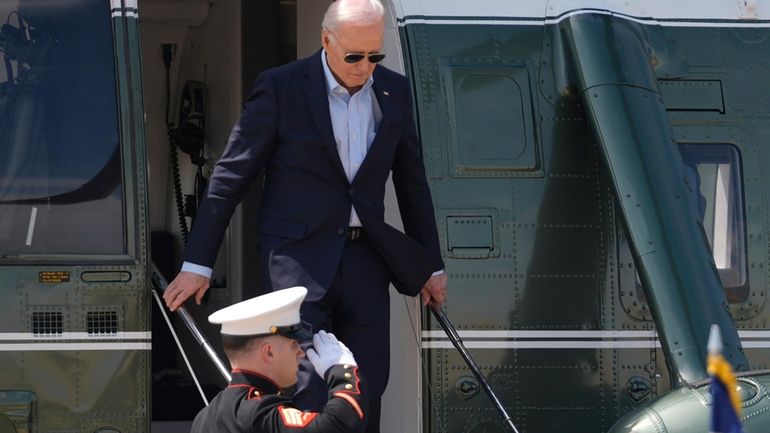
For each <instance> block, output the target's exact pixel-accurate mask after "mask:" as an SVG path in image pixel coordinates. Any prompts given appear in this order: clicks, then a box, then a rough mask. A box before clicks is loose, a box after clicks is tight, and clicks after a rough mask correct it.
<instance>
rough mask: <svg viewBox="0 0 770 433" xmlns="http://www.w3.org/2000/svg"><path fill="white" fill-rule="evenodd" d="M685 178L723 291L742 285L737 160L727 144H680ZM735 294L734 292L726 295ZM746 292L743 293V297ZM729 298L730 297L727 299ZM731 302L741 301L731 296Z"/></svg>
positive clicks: (741, 220)
mask: <svg viewBox="0 0 770 433" xmlns="http://www.w3.org/2000/svg"><path fill="white" fill-rule="evenodd" d="M679 151H680V153H681V154H682V160H683V162H684V166H685V175H686V177H687V180H688V182H689V183H690V185H693V186H694V187H693V188H692V195H691V199H692V204H693V206H695V207H696V209H697V210H698V215H699V216H700V219H701V223H702V224H703V228H704V230H705V232H706V237H707V238H708V241H709V244H710V245H711V251H712V254H713V256H714V263H715V264H716V267H717V270H718V271H719V277H720V279H721V280H722V285H723V286H724V287H725V288H726V289H738V288H742V287H744V286H746V279H747V277H746V276H747V263H746V222H745V221H746V220H745V215H744V203H743V185H742V179H743V177H742V174H741V160H740V154H739V152H738V149H737V148H736V147H735V146H732V145H728V144H680V145H679ZM728 293H729V294H730V293H732V295H736V294H737V292H735V291H734V290H733V292H728ZM747 293H748V291H747V290H746V294H747ZM728 297H730V296H728ZM731 298H732V299H730V300H731V301H742V299H737V298H740V296H738V297H737V298H736V296H732V297H731Z"/></svg>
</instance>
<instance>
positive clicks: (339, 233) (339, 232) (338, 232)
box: [337, 228, 345, 235]
mask: <svg viewBox="0 0 770 433" xmlns="http://www.w3.org/2000/svg"><path fill="white" fill-rule="evenodd" d="M343 233H345V229H343V228H339V229H337V234H338V235H341V234H343Z"/></svg>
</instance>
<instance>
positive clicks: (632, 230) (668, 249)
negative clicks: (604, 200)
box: [561, 14, 749, 386]
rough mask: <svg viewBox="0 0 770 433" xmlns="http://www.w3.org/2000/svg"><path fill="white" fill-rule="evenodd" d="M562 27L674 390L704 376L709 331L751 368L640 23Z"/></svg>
mask: <svg viewBox="0 0 770 433" xmlns="http://www.w3.org/2000/svg"><path fill="white" fill-rule="evenodd" d="M561 26H562V28H563V34H564V37H565V39H567V41H568V42H567V43H566V44H565V45H567V46H568V47H570V49H571V53H572V55H573V58H574V59H575V63H576V69H577V71H578V76H579V79H578V90H579V91H580V93H581V95H582V101H583V104H584V105H585V107H586V111H587V112H588V117H589V119H590V121H591V124H592V127H593V129H594V131H595V134H596V137H597V141H598V142H599V144H600V148H601V150H602V155H603V157H604V162H605V163H606V165H607V167H608V170H609V172H610V176H611V178H612V184H613V189H614V191H615V194H616V197H617V199H618V203H619V204H620V208H621V210H622V213H623V215H624V222H625V225H626V228H627V230H628V234H629V236H630V239H631V245H632V248H633V251H634V258H635V262H636V263H637V267H638V270H639V273H640V277H641V279H642V284H643V286H644V287H645V288H646V289H647V290H646V295H647V299H648V300H649V304H650V307H651V309H652V315H653V317H655V318H656V319H657V320H656V327H657V330H658V333H659V335H660V338H661V343H662V344H663V350H664V353H665V355H666V358H667V361H668V366H669V370H670V374H671V376H672V378H673V379H674V381H675V386H681V385H682V384H685V383H692V382H696V381H698V380H702V379H705V378H706V377H707V374H706V369H705V359H704V357H703V348H704V347H705V346H706V343H707V341H708V326H705V325H708V324H717V325H719V327H720V329H721V330H722V333H723V335H724V343H725V349H724V350H725V352H724V353H725V356H726V358H727V359H728V360H729V361H730V362H731V364H732V365H733V367H734V368H735V369H737V370H746V369H748V368H749V364H748V361H747V360H746V357H745V355H744V354H743V352H742V350H741V348H740V340H739V338H738V333H737V329H736V327H735V325H734V324H733V320H732V318H731V317H730V315H729V311H728V309H727V300H726V297H725V293H724V289H723V288H722V286H721V283H720V281H719V278H718V275H717V272H716V268H715V265H714V262H713V258H712V256H711V248H710V247H709V245H708V243H707V242H706V239H705V234H704V232H703V229H702V227H701V226H700V224H699V223H698V220H699V217H698V216H697V215H696V209H695V208H694V207H693V206H691V205H690V203H689V202H688V198H689V196H690V194H689V193H688V191H687V190H688V189H692V188H694V185H689V184H688V183H687V180H686V178H685V176H684V172H683V164H682V160H681V157H680V154H679V152H678V150H677V148H676V139H675V138H674V134H673V131H672V129H671V124H670V120H669V118H668V116H667V114H666V108H665V106H664V105H663V101H662V98H661V95H660V92H659V90H658V88H657V80H656V79H655V77H654V75H653V73H654V71H653V68H652V66H651V65H650V63H649V62H648V61H647V59H648V57H647V52H646V50H645V45H646V43H647V39H646V38H645V37H644V33H643V31H642V29H641V25H639V24H636V23H633V22H631V21H628V20H617V19H614V18H612V17H608V16H602V15H591V14H584V15H577V16H574V17H570V18H569V19H567V20H565V21H563V22H562V24H561ZM661 167H665V168H666V169H665V170H661ZM694 288H697V290H694Z"/></svg>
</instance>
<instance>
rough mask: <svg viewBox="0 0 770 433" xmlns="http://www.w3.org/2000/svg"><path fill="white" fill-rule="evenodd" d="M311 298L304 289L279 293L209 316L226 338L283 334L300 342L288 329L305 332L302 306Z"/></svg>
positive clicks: (291, 289) (298, 288) (259, 297)
mask: <svg viewBox="0 0 770 433" xmlns="http://www.w3.org/2000/svg"><path fill="white" fill-rule="evenodd" d="M305 295H307V289H306V288H304V287H301V286H297V287H290V288H288V289H283V290H277V291H275V292H272V293H268V294H266V295H262V296H257V297H256V298H251V299H247V300H245V301H241V302H238V303H237V304H233V305H230V306H229V307H225V308H222V309H221V310H218V311H216V312H214V313H213V314H212V315H210V316H209V322H211V323H215V324H220V325H222V330H221V332H222V334H224V335H233V336H257V335H267V334H280V335H285V336H287V337H290V338H296V337H295V336H294V335H292V331H296V329H285V328H287V327H299V328H301V326H300V325H301V322H300V319H299V306H300V304H302V300H304V299H305Z"/></svg>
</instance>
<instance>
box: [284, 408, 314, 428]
mask: <svg viewBox="0 0 770 433" xmlns="http://www.w3.org/2000/svg"><path fill="white" fill-rule="evenodd" d="M278 413H279V414H281V421H283V425H285V426H286V427H290V428H305V427H307V425H308V424H310V423H311V422H312V421H313V420H314V419H315V417H317V416H318V413H317V412H302V411H300V410H299V409H295V408H293V407H284V406H278Z"/></svg>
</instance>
